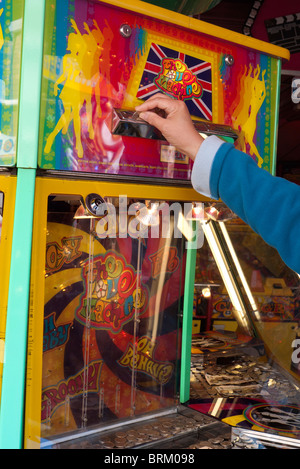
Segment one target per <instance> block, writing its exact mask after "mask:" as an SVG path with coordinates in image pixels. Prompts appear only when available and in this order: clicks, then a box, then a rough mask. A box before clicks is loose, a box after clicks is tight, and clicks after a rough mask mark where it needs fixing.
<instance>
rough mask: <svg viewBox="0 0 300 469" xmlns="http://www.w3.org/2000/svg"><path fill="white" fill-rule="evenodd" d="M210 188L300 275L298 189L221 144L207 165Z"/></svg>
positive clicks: (227, 145) (299, 187) (238, 152)
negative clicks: (208, 165) (208, 166)
mask: <svg viewBox="0 0 300 469" xmlns="http://www.w3.org/2000/svg"><path fill="white" fill-rule="evenodd" d="M198 153H199V152H198ZM197 157H198V155H197ZM203 157H204V155H202V159H203ZM199 159H201V156H200V158H199ZM195 163H196V161H195ZM193 171H194V170H193ZM196 172H197V164H196V169H195V173H196ZM194 187H195V186H194ZM209 187H210V195H211V197H212V198H214V199H219V198H220V199H221V200H222V201H223V202H224V203H225V204H226V205H227V206H228V207H229V208H230V209H231V210H232V211H233V212H234V213H236V215H238V216H239V217H240V218H241V219H242V220H244V221H245V222H246V223H247V224H248V225H249V226H250V227H251V228H252V229H253V230H254V231H255V232H257V233H258V234H260V235H261V237H262V238H263V239H264V240H265V241H266V243H268V244H269V245H271V246H273V247H275V248H276V249H277V251H278V252H279V254H280V256H281V258H282V259H283V261H284V262H285V263H286V264H287V265H288V266H289V267H290V268H291V269H293V270H294V271H296V272H297V273H300V186H298V185H297V184H293V183H292V182H289V181H287V180H286V179H282V178H279V177H275V176H272V175H271V174H269V173H268V172H267V171H265V170H263V169H261V168H259V167H258V166H257V164H256V163H255V162H254V161H253V160H252V158H251V157H250V156H248V155H246V154H245V153H242V152H240V151H238V150H236V149H235V148H234V146H233V145H231V144H229V143H224V144H222V145H220V146H219V148H218V149H217V151H216V153H215V155H214V158H213V160H212V163H211V164H210V174H209ZM195 189H196V190H198V189H197V188H196V187H195Z"/></svg>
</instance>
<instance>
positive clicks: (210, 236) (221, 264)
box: [202, 223, 250, 332]
mask: <svg viewBox="0 0 300 469" xmlns="http://www.w3.org/2000/svg"><path fill="white" fill-rule="evenodd" d="M202 227H203V231H204V234H205V236H206V239H207V241H208V244H209V246H210V249H211V251H212V253H213V256H214V258H215V261H216V264H217V266H218V268H219V271H220V273H221V276H222V279H223V282H224V284H225V287H226V289H227V292H228V295H229V297H230V300H231V302H232V305H233V307H234V310H235V312H236V314H237V315H238V316H239V319H240V320H241V322H242V323H243V326H244V327H245V328H246V329H247V330H248V331H249V325H248V320H247V318H246V315H245V311H244V306H243V305H242V303H241V302H240V299H239V297H238V295H237V292H236V289H235V286H234V283H233V281H232V278H231V275H230V272H229V268H228V267H227V265H226V263H225V260H224V258H223V256H222V253H221V249H220V247H219V245H218V243H217V241H216V238H215V236H214V233H213V232H212V229H211V226H210V223H203V224H202ZM249 332H250V331H249Z"/></svg>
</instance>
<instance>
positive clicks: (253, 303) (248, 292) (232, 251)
mask: <svg viewBox="0 0 300 469" xmlns="http://www.w3.org/2000/svg"><path fill="white" fill-rule="evenodd" d="M219 225H220V228H221V231H222V233H223V236H224V238H225V240H226V243H227V246H228V248H229V251H230V254H231V257H232V259H233V262H234V264H235V267H236V269H237V271H238V274H239V277H240V279H241V282H242V284H243V287H244V289H245V292H246V295H247V297H248V299H249V302H250V305H251V307H252V309H253V312H254V314H255V316H256V318H257V319H259V318H260V314H259V311H258V306H257V303H256V301H255V299H254V297H253V295H252V292H251V290H250V288H249V285H248V282H247V280H246V277H245V275H244V272H243V270H242V268H241V265H240V262H239V260H238V258H237V255H236V252H235V249H234V247H233V245H232V242H231V239H230V237H229V234H228V231H227V228H226V226H225V223H224V222H220V223H219Z"/></svg>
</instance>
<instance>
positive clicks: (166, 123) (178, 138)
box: [136, 93, 203, 160]
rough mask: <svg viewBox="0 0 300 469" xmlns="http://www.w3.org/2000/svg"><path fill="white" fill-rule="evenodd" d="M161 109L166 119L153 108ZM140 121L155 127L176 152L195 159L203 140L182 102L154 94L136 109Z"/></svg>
mask: <svg viewBox="0 0 300 469" xmlns="http://www.w3.org/2000/svg"><path fill="white" fill-rule="evenodd" d="M156 107H158V108H159V109H163V110H164V111H165V113H166V117H165V118H163V117H161V116H159V115H158V114H157V113H155V112H151V110H153V109H154V108H156ZM136 110H137V111H139V112H140V117H141V119H144V120H145V121H147V122H148V123H149V124H150V125H153V126H154V127H156V128H157V129H158V130H160V132H161V133H162V134H163V136H164V137H165V139H166V140H167V141H168V142H169V143H170V144H171V145H174V146H175V147H176V148H177V150H178V151H180V152H181V153H184V154H185V155H187V156H189V157H190V158H191V159H192V160H194V159H195V157H196V154H197V151H198V150H199V147H200V145H201V143H202V142H203V138H202V137H201V136H200V135H199V134H198V132H197V131H196V129H195V127H194V125H193V122H192V119H191V117H190V114H189V111H188V109H187V107H186V105H185V103H184V102H183V101H178V100H176V99H173V98H171V97H169V96H167V95H164V94H161V93H159V94H156V95H155V96H152V97H151V98H149V99H148V100H147V101H146V102H144V103H143V104H141V105H139V106H137V107H136Z"/></svg>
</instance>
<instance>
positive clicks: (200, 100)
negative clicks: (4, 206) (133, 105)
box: [136, 43, 212, 121]
mask: <svg viewBox="0 0 300 469" xmlns="http://www.w3.org/2000/svg"><path fill="white" fill-rule="evenodd" d="M168 59H170V60H168ZM175 61H176V63H177V64H179V67H180V68H181V70H183V71H184V75H183V73H181V74H180V73H178V72H177V73H176V72H174V71H168V70H166V65H168V66H170V64H171V65H172V62H173V63H174V62H175ZM167 71H168V73H166V72H167ZM182 76H184V77H192V79H193V80H194V82H193V84H192V85H191V84H190V85H189V86H188V87H185V85H184V82H185V81H186V82H188V83H191V82H190V80H189V81H188V80H182ZM195 88H197V92H196V93H195V92H194V90H195ZM199 89H201V92H200V93H199ZM185 91H186V92H185ZM158 92H164V93H166V94H169V95H171V96H173V97H177V99H183V100H184V101H185V103H186V105H187V107H188V109H189V111H190V114H191V115H193V116H197V117H200V118H202V119H207V120H210V121H211V120H212V79H211V64H210V63H209V62H205V61H204V60H201V59H198V58H196V57H192V56H190V55H187V54H184V53H182V52H178V51H175V50H173V49H169V48H168V47H164V46H161V45H158V44H154V43H152V44H151V47H150V50H149V54H148V57H147V62H146V65H145V68H144V71H143V75H142V78H141V81H140V85H139V89H138V92H137V95H136V96H137V98H139V99H143V100H146V99H147V98H149V97H150V96H152V95H154V94H156V93H158Z"/></svg>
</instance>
